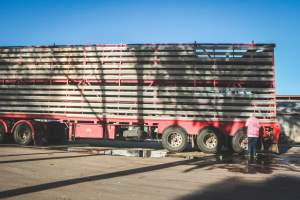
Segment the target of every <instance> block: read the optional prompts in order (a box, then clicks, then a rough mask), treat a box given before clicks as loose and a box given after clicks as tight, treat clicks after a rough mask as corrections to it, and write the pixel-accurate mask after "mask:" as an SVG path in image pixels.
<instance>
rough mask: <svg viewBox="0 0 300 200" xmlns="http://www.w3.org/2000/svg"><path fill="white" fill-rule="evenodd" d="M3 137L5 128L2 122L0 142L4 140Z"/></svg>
mask: <svg viewBox="0 0 300 200" xmlns="http://www.w3.org/2000/svg"><path fill="white" fill-rule="evenodd" d="M4 137H5V128H4V126H3V124H0V143H2V142H3V141H4Z"/></svg>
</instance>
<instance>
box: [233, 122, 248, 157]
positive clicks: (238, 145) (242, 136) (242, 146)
mask: <svg viewBox="0 0 300 200" xmlns="http://www.w3.org/2000/svg"><path fill="white" fill-rule="evenodd" d="M231 146H232V149H233V151H234V152H236V153H242V152H244V151H246V150H247V149H248V138H247V133H246V129H245V128H242V129H239V130H238V131H237V132H236V133H235V134H234V136H233V137H232V140H231Z"/></svg>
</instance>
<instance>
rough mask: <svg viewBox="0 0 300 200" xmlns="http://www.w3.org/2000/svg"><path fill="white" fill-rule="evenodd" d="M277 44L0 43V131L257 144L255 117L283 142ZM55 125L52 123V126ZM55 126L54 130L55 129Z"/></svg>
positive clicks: (174, 144)
mask: <svg viewBox="0 0 300 200" xmlns="http://www.w3.org/2000/svg"><path fill="white" fill-rule="evenodd" d="M274 48H275V45H274V44H255V43H246V44H209V43H191V44H120V45H119V44H117V45H115V44H113V45H110V44H107V45H106V44H105V45H102V44H101V45H68V46H66V45H65V46H57V45H53V46H9V47H7V46H5V47H0V70H1V71H0V139H1V140H3V138H4V137H7V136H12V137H13V138H14V140H15V142H16V143H18V144H21V145H27V144H30V143H32V142H36V141H38V140H39V138H42V137H43V135H45V132H47V130H49V129H51V130H53V124H54V125H55V126H62V125H64V126H65V127H66V128H65V130H66V135H67V136H66V137H67V138H68V139H69V140H70V141H72V140H75V139H77V138H97V139H110V140H114V139H128V138H129V139H138V140H143V139H149V138H158V139H161V142H162V145H163V146H164V147H165V148H166V149H168V150H169V151H174V152H176V151H183V150H184V149H185V148H186V147H187V145H188V143H191V144H193V145H195V146H198V147H199V149H200V150H201V151H203V152H208V153H215V152H217V151H218V150H220V148H221V147H222V146H228V145H229V146H230V147H232V149H233V150H234V151H236V152H241V151H243V149H244V148H245V147H246V146H247V139H246V136H245V121H246V119H247V117H249V115H250V114H251V113H253V112H254V113H255V115H256V116H257V117H258V118H259V119H260V121H261V124H262V127H263V128H262V133H261V134H262V137H263V138H264V139H269V140H272V142H273V143H277V142H278V138H279V126H278V124H277V123H276V102H275V101H276V97H275V84H274ZM50 132H51V131H50ZM54 132H55V131H52V133H53V134H54Z"/></svg>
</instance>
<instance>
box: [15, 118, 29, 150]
mask: <svg viewBox="0 0 300 200" xmlns="http://www.w3.org/2000/svg"><path fill="white" fill-rule="evenodd" d="M32 133H33V130H32V129H31V128H30V126H29V125H28V124H27V123H25V122H21V123H19V124H17V125H16V127H15V129H14V133H13V135H14V140H15V142H16V143H17V144H20V145H29V144H30V143H31V142H32V140H33V137H32Z"/></svg>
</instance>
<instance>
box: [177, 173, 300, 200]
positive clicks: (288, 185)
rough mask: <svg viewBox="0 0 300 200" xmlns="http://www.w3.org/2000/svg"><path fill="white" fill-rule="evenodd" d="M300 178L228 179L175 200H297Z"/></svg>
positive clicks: (299, 197) (298, 197)
mask: <svg viewBox="0 0 300 200" xmlns="http://www.w3.org/2000/svg"><path fill="white" fill-rule="evenodd" d="M299 185H300V178H299V177H292V176H275V177H272V178H270V179H267V180H265V181H263V182H257V181H255V182H254V181H251V182H248V181H245V180H243V179H241V178H228V179H226V180H224V181H222V182H220V183H217V184H213V185H210V186H208V187H206V188H205V189H204V190H201V189H199V190H198V191H196V192H194V193H192V194H189V195H186V196H182V197H180V198H178V199H177V200H196V199H199V200H200V199H205V200H215V199H222V200H235V199H237V200H241V199H242V200H253V199H264V200H267V199H270V200H282V199H287V200H299V199H300V193H299V191H298V190H299Z"/></svg>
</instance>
